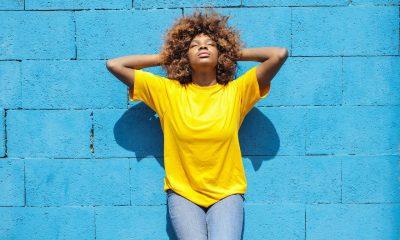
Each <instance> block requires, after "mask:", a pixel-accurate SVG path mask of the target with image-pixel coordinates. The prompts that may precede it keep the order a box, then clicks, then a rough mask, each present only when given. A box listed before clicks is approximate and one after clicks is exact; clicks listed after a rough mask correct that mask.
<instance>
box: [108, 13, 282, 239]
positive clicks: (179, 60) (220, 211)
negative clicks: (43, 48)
mask: <svg viewBox="0 0 400 240" xmlns="http://www.w3.org/2000/svg"><path fill="white" fill-rule="evenodd" d="M211 10H212V11H211V12H205V13H202V12H200V11H198V10H197V11H195V12H194V13H193V14H192V15H190V16H185V17H182V18H180V19H178V20H177V21H176V22H175V23H174V25H173V27H172V28H171V29H170V30H169V31H168V32H167V34H166V37H165V39H164V40H165V42H164V45H163V48H162V50H161V53H160V54H151V55H133V56H125V57H120V58H115V59H111V60H109V61H107V68H108V69H109V71H110V72H111V73H113V74H114V75H115V76H116V77H117V78H118V79H120V80H121V81H122V82H124V83H125V84H126V85H127V86H128V87H129V99H130V100H132V101H139V100H140V101H143V102H144V103H145V104H146V105H148V106H149V107H150V108H152V109H153V110H154V111H155V112H157V114H158V116H159V119H160V123H161V127H162V130H163V133H164V167H165V173H166V176H165V178H164V191H165V192H166V196H167V206H168V213H169V217H170V219H171V223H172V227H173V229H174V232H175V233H176V236H177V238H178V239H180V240H181V239H183V240H194V239H208V240H210V239H211V240H216V239H217V240H224V239H227V240H234V239H241V238H242V235H243V233H242V229H243V216H244V208H243V201H244V200H245V198H244V194H245V192H246V187H247V185H246V178H245V173H244V168H243V163H242V156H241V151H240V145H239V140H238V131H239V128H240V125H241V124H242V122H243V119H244V117H245V116H246V114H247V113H248V112H249V110H250V109H251V108H252V107H253V106H254V104H255V103H256V102H257V101H258V100H260V99H261V98H265V97H266V96H267V95H268V94H269V91H270V84H271V83H270V82H271V80H272V78H273V77H274V76H275V74H276V73H277V72H278V70H279V69H280V67H281V66H282V65H283V63H284V62H285V60H286V58H287V56H288V51H287V49H286V48H281V47H265V48H246V49H243V48H242V46H243V43H242V42H241V41H240V38H239V33H238V32H237V31H236V30H235V29H233V28H232V27H229V26H228V25H227V20H228V19H229V17H230V16H221V15H219V14H218V13H217V12H215V11H214V10H213V9H211ZM237 61H258V62H262V63H261V64H259V65H258V66H255V67H252V68H251V69H250V70H248V71H246V72H245V73H244V74H243V75H241V76H240V77H238V78H237V79H235V80H233V78H234V74H235V71H236V66H237ZM158 65H161V66H162V67H163V69H165V70H166V71H167V75H168V77H163V76H159V75H156V74H153V73H151V72H148V71H144V70H141V69H142V68H145V67H152V66H158Z"/></svg>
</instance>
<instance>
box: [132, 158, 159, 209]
mask: <svg viewBox="0 0 400 240" xmlns="http://www.w3.org/2000/svg"><path fill="white" fill-rule="evenodd" d="M164 176H165V171H164V158H163V157H157V158H154V157H152V158H140V159H139V158H133V159H131V181H130V182H131V186H132V196H131V199H132V205H160V204H165V199H166V193H165V192H164V191H163V186H164Z"/></svg>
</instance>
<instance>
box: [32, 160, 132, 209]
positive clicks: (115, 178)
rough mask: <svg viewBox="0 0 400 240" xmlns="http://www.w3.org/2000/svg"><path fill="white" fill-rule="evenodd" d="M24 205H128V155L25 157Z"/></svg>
mask: <svg viewBox="0 0 400 240" xmlns="http://www.w3.org/2000/svg"><path fill="white" fill-rule="evenodd" d="M25 164H26V203H27V205H28V206H66V205H80V206H83V205H129V204H130V190H129V160H128V159H101V160H94V159H26V163H25Z"/></svg>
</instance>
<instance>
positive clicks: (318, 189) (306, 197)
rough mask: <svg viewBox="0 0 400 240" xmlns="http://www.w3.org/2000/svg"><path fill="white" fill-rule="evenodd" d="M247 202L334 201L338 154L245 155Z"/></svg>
mask: <svg viewBox="0 0 400 240" xmlns="http://www.w3.org/2000/svg"><path fill="white" fill-rule="evenodd" d="M243 163H244V167H245V169H246V178H247V192H246V194H245V198H246V202H247V203H250V204H252V203H256V204H260V203H313V202H318V203H337V202H340V200H341V199H340V194H341V179H340V178H341V166H340V163H341V158H340V157H335V156H275V157H274V158H272V159H269V158H268V157H260V156H249V157H246V158H244V159H243Z"/></svg>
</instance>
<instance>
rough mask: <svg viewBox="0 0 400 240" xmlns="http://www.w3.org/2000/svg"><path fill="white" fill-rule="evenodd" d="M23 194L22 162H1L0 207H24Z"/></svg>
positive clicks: (6, 160) (9, 160)
mask: <svg viewBox="0 0 400 240" xmlns="http://www.w3.org/2000/svg"><path fill="white" fill-rule="evenodd" d="M24 194H25V193H24V161H23V160H20V159H5V160H1V161H0V206H2V207H3V206H24V205H25V199H24V198H25V197H24ZM0 221H1V217H0ZM0 228H1V224H0ZM0 232H1V231H0ZM0 236H1V234H0Z"/></svg>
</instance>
